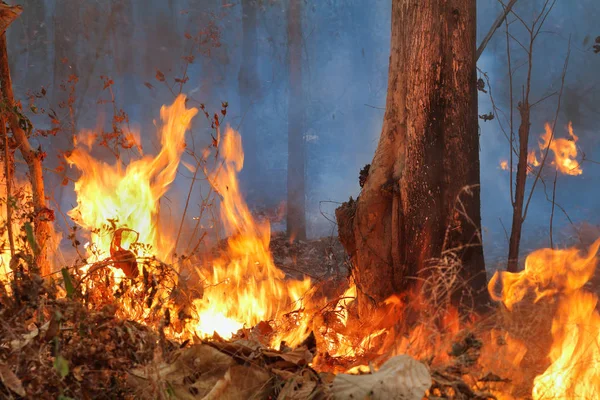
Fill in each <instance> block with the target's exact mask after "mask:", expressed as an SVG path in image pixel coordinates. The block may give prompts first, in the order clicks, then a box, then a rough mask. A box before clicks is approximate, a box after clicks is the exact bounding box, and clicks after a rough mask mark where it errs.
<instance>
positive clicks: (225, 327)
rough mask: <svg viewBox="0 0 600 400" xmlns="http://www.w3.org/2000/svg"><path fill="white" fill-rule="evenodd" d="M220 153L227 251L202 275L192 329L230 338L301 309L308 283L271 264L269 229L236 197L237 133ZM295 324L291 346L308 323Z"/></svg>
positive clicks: (229, 134) (217, 183)
mask: <svg viewBox="0 0 600 400" xmlns="http://www.w3.org/2000/svg"><path fill="white" fill-rule="evenodd" d="M220 152H221V157H222V159H223V164H222V169H220V170H217V171H216V172H215V173H214V174H213V176H212V185H213V187H214V188H215V189H216V190H217V192H218V193H219V194H220V196H221V220H222V222H223V225H224V227H225V230H226V232H227V234H228V235H229V239H228V241H227V245H228V246H227V247H228V248H227V252H226V254H225V255H224V256H222V257H221V258H220V259H218V260H215V261H214V262H213V266H212V270H211V271H209V272H208V273H207V274H206V276H205V279H206V282H205V283H206V287H207V289H205V292H204V297H205V300H204V299H202V300H196V301H195V306H196V308H197V311H198V322H197V323H196V325H195V326H194V327H193V329H194V331H195V332H196V333H197V334H198V335H200V336H206V335H210V334H212V333H213V332H217V333H218V334H219V335H220V336H223V337H229V336H230V335H231V334H232V333H234V332H235V331H236V330H237V329H238V328H240V327H242V326H246V327H251V326H254V325H256V324H257V323H259V322H261V321H268V320H271V319H273V318H275V317H276V316H278V315H279V314H280V313H281V312H282V311H289V310H291V309H293V308H292V307H299V305H300V304H299V302H300V301H301V299H302V297H303V296H304V295H305V294H306V292H307V291H308V289H309V287H310V280H309V279H305V280H304V281H291V280H285V274H284V273H283V272H282V271H281V270H279V269H278V268H277V267H276V266H275V264H274V263H273V258H272V256H271V253H270V251H269V242H270V238H271V231H270V226H269V224H268V222H264V223H259V222H257V221H255V220H254V219H253V217H252V214H251V213H250V210H249V209H248V206H247V205H246V203H245V201H244V199H243V198H242V196H241V193H240V189H239V184H238V179H237V174H238V173H239V172H240V171H241V169H242V167H243V163H244V152H243V150H242V141H241V137H240V135H239V134H238V133H237V132H236V131H234V130H233V129H231V128H230V127H227V128H226V131H225V135H224V136H223V139H222V142H221V150H220ZM216 316H218V318H215V317H216ZM298 323H299V324H300V325H302V326H298V329H297V333H298V336H297V337H295V338H289V337H288V338H286V339H287V341H288V342H290V343H294V342H298V341H299V340H301V339H302V338H303V337H304V332H303V330H304V329H302V328H303V327H304V328H306V323H307V322H306V321H303V320H299V322H298ZM279 339H281V338H279Z"/></svg>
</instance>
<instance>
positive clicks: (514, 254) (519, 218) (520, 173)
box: [506, 100, 531, 272]
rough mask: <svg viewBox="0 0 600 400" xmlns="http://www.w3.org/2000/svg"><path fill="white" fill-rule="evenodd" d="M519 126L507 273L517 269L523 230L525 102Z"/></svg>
mask: <svg viewBox="0 0 600 400" xmlns="http://www.w3.org/2000/svg"><path fill="white" fill-rule="evenodd" d="M519 113H520V115H521V125H520V126H519V161H518V163H517V180H516V182H515V199H514V202H513V218H512V227H511V230H510V240H509V243H508V266H507V269H506V270H507V271H508V272H517V271H518V269H519V247H520V243H521V231H522V229H523V221H524V219H523V204H524V200H525V184H526V183H527V168H528V165H527V149H528V147H529V128H530V125H531V124H530V122H529V104H528V103H527V100H526V101H525V103H524V104H521V105H519Z"/></svg>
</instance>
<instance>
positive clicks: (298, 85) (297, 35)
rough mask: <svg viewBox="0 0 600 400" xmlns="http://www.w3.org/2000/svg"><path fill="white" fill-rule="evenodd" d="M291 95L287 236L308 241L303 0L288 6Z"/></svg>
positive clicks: (294, 1)
mask: <svg viewBox="0 0 600 400" xmlns="http://www.w3.org/2000/svg"><path fill="white" fill-rule="evenodd" d="M287 17H288V21H287V24H288V25H287V27H288V53H289V83H290V89H289V90H290V92H289V93H290V94H289V104H288V168H287V234H288V237H290V238H293V239H299V240H303V239H305V238H306V215H305V181H304V114H303V110H304V107H303V104H302V103H303V93H302V0H290V2H289V6H288V16H287Z"/></svg>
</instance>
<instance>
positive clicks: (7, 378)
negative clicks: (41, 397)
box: [0, 364, 27, 397]
mask: <svg viewBox="0 0 600 400" xmlns="http://www.w3.org/2000/svg"><path fill="white" fill-rule="evenodd" d="M0 379H2V383H3V384H4V386H6V387H7V388H9V389H10V390H12V391H13V392H15V393H16V394H18V395H19V396H22V397H25V396H26V395H27V393H25V389H24V388H23V383H21V380H20V379H19V377H18V376H17V375H15V373H14V372H12V370H11V369H10V368H9V367H8V365H5V364H0Z"/></svg>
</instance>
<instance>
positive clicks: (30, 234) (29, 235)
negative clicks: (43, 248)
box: [23, 222, 38, 255]
mask: <svg viewBox="0 0 600 400" xmlns="http://www.w3.org/2000/svg"><path fill="white" fill-rule="evenodd" d="M23 229H25V233H26V234H27V242H29V245H30V246H31V248H32V249H33V253H34V254H36V255H37V253H38V247H37V242H36V241H35V236H34V235H33V226H31V224H30V223H29V222H25V224H24V225H23Z"/></svg>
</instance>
